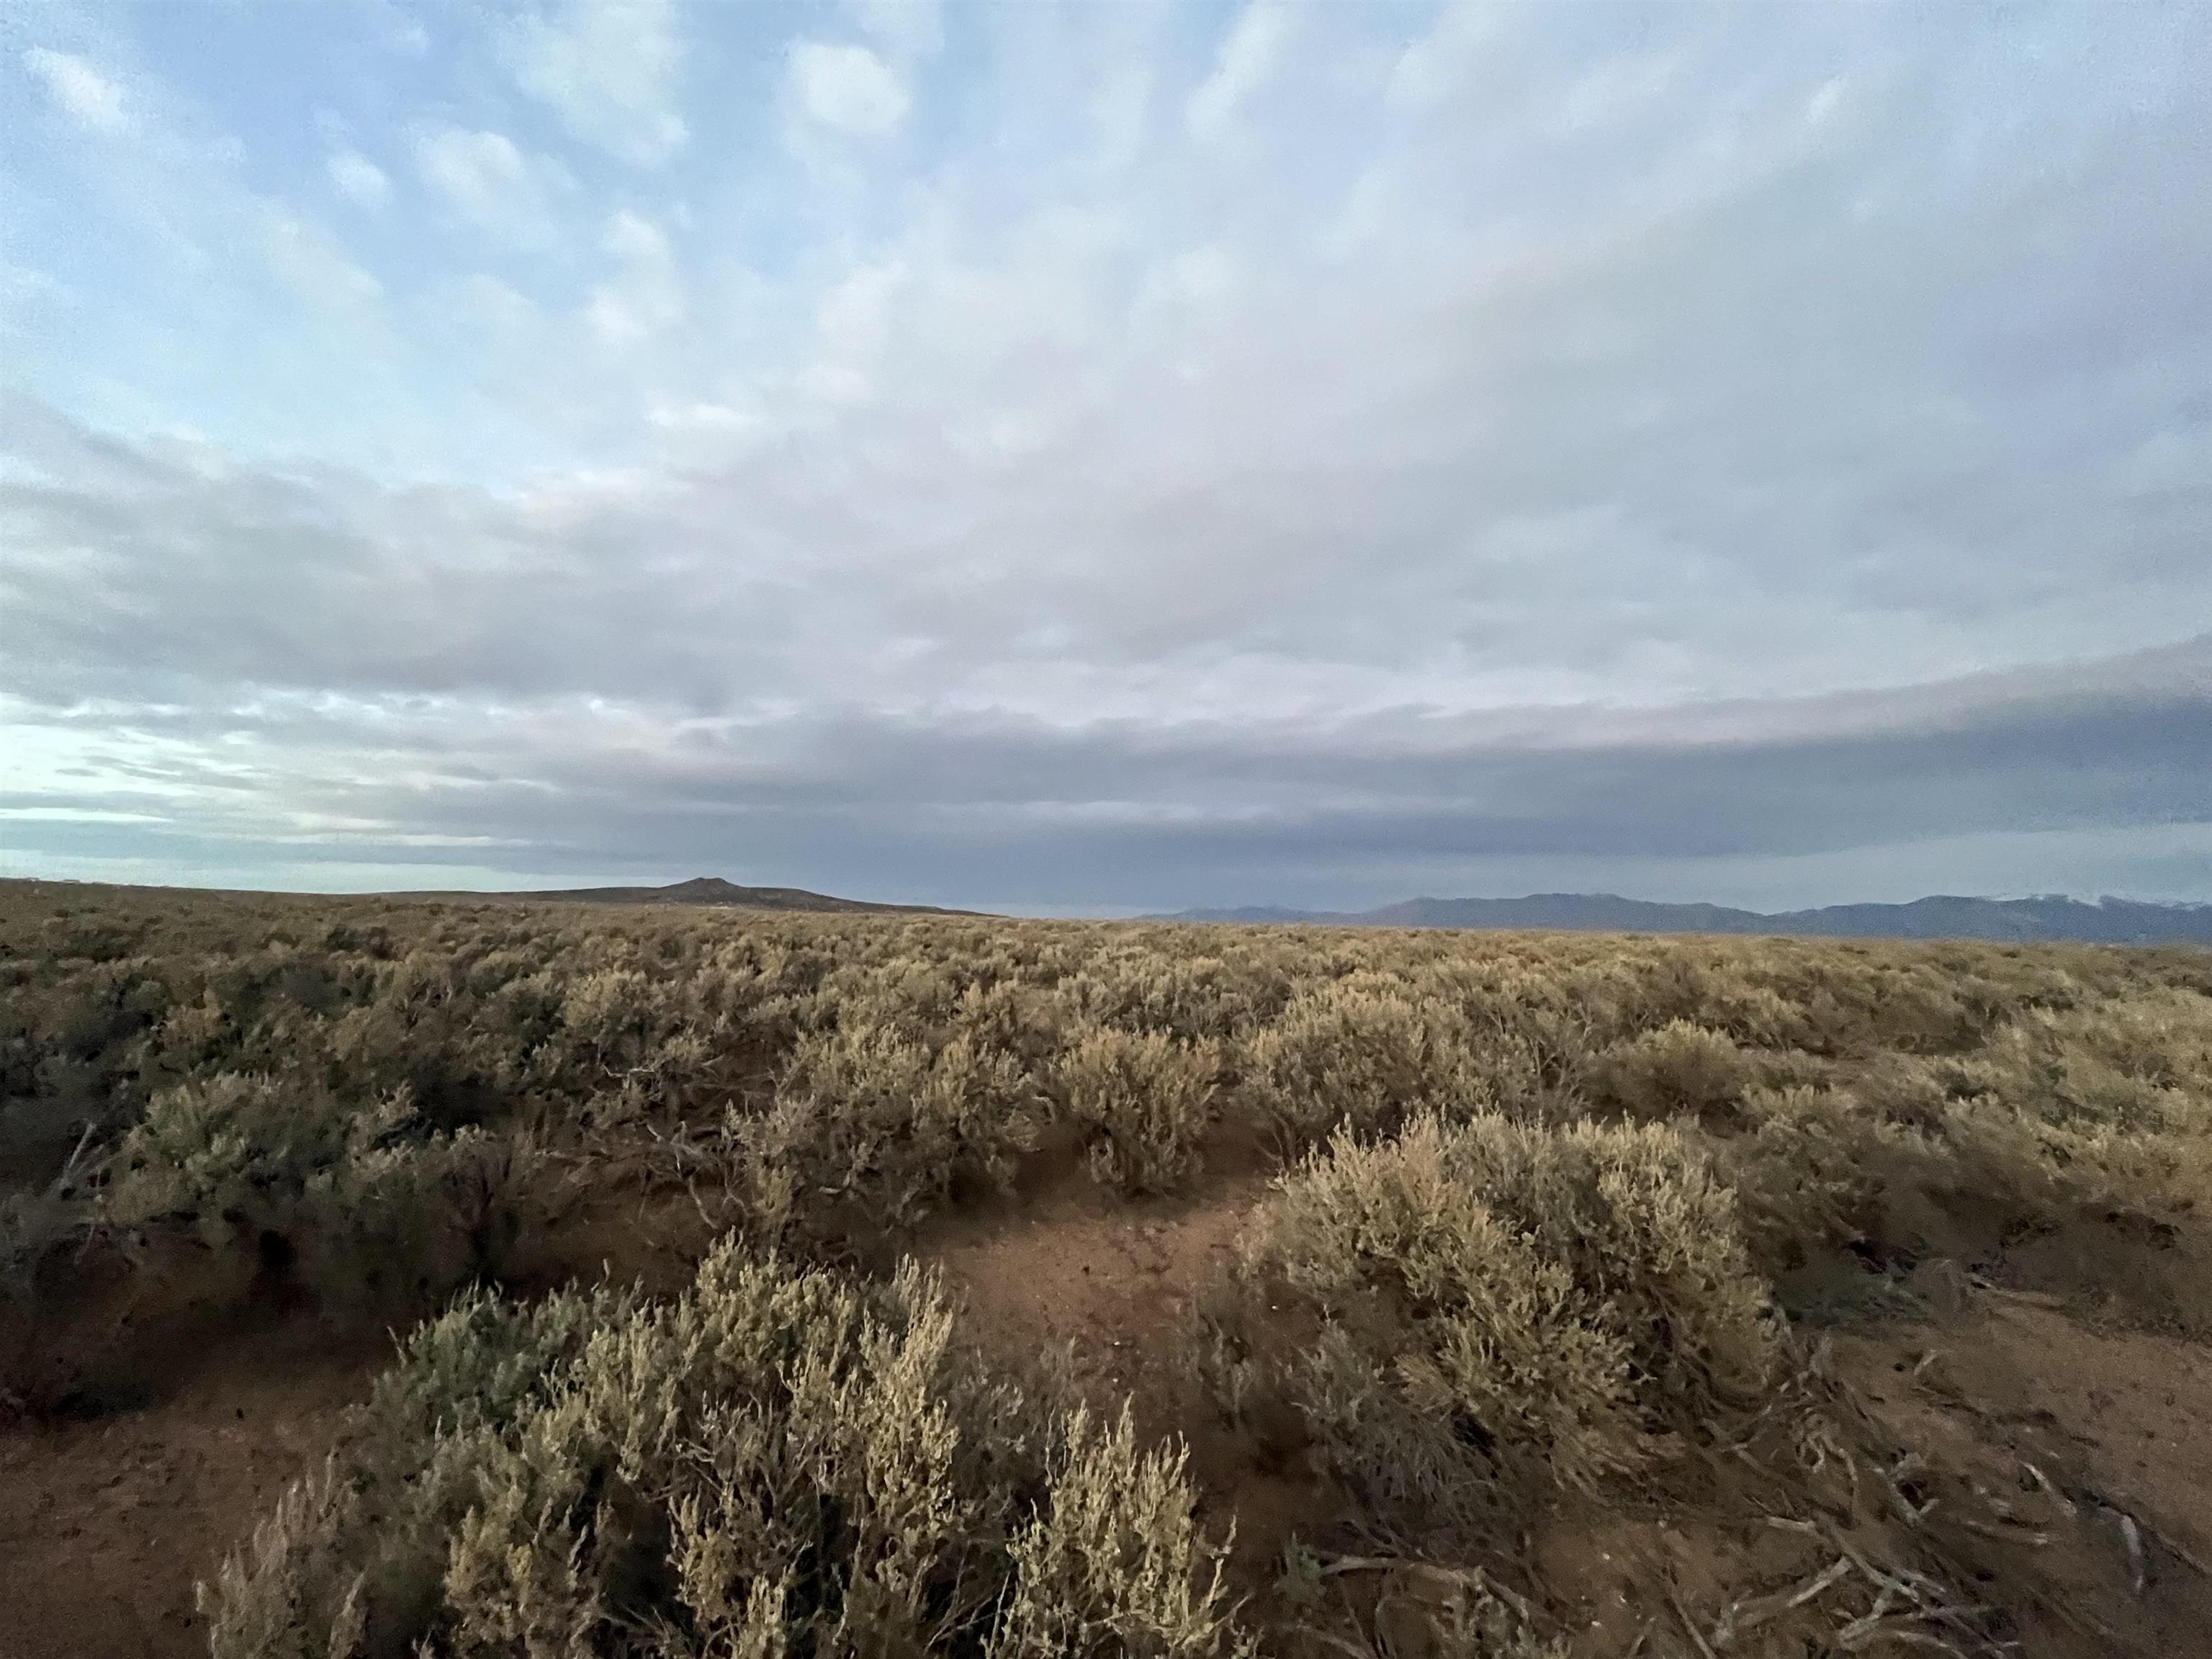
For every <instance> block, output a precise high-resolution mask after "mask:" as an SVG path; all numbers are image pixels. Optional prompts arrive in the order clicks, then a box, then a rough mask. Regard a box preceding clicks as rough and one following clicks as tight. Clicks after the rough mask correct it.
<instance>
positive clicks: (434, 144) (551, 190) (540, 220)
mask: <svg viewBox="0 0 2212 1659" xmlns="http://www.w3.org/2000/svg"><path fill="white" fill-rule="evenodd" d="M415 160H416V166H417V167H419V168H420V169H421V170H422V180H423V182H424V183H425V184H427V185H429V186H430V188H431V189H432V190H434V191H436V192H437V193H438V195H439V196H441V197H443V198H444V200H445V201H446V203H447V205H448V206H450V207H451V208H453V210H454V211H455V212H457V213H459V215H460V216H462V217H463V218H464V219H466V220H467V221H469V222H471V224H474V225H476V226H477V227H478V228H480V229H483V230H486V231H489V232H490V233H491V234H493V235H495V236H498V237H500V238H501V239H502V240H507V241H510V242H513V243H516V244H518V245H520V246H538V245H542V244H544V243H546V242H549V241H550V240H553V239H554V235H555V233H556V228H557V224H558V212H557V210H558V207H559V204H560V203H561V202H562V199H563V198H564V197H567V196H568V195H569V194H570V193H571V192H572V191H574V187H575V181H574V179H571V178H570V177H569V175H568V169H567V168H565V167H562V166H561V165H560V163H558V162H557V161H549V160H547V159H545V158H544V157H543V156H539V155H532V154H531V153H529V152H528V151H526V150H524V149H520V148H518V147H517V145H516V144H515V143H514V141H513V139H511V138H509V137H507V135H506V134H505V133H503V132H476V131H469V130H468V129H466V128H463V127H441V128H436V129H434V130H432V131H427V132H424V133H422V134H420V135H419V136H418V137H416V143H415Z"/></svg>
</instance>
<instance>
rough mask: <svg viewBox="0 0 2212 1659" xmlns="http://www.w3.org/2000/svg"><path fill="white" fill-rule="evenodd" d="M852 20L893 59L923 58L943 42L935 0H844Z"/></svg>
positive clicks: (940, 15) (941, 19)
mask: <svg viewBox="0 0 2212 1659" xmlns="http://www.w3.org/2000/svg"><path fill="white" fill-rule="evenodd" d="M846 9H847V10H848V12H850V13H851V15H852V17H853V21H854V22H856V23H858V24H859V25H860V28H861V29H862V30H863V31H864V32H865V33H866V34H867V35H868V36H869V37H870V38H871V39H872V40H874V41H875V42H876V43H877V44H878V46H882V47H883V49H884V51H885V52H889V53H890V55H891V56H892V57H893V58H898V59H901V60H902V61H910V60H912V59H914V58H926V57H928V56H929V55H930V54H931V53H933V52H936V51H938V50H939V48H940V47H942V46H944V44H945V18H944V8H943V7H942V6H941V5H939V3H938V0H848V4H847V7H846Z"/></svg>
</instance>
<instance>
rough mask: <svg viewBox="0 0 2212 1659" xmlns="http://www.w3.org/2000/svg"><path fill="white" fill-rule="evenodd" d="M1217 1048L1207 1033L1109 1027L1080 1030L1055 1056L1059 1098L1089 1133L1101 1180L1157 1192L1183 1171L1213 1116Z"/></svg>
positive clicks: (1187, 1168)
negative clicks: (1183, 1035)
mask: <svg viewBox="0 0 2212 1659" xmlns="http://www.w3.org/2000/svg"><path fill="white" fill-rule="evenodd" d="M1220 1068H1221V1053H1220V1048H1219V1046H1218V1044H1216V1043H1215V1042H1212V1040H1211V1039H1200V1041H1198V1042H1184V1041H1182V1040H1180V1039H1177V1038H1175V1037H1171V1036H1169V1035H1168V1034H1167V1033H1166V1032H1164V1031H1146V1032H1144V1033H1142V1034H1141V1035H1140V1034H1138V1033H1135V1032H1131V1031H1125V1030H1119V1029H1117V1028H1115V1027H1112V1026H1096V1027H1093V1028H1091V1030H1086V1031H1085V1032H1084V1033H1083V1034H1082V1036H1080V1037H1079V1038H1078V1039H1077V1040H1076V1042H1075V1043H1074V1045H1073V1047H1072V1048H1069V1050H1068V1051H1067V1053H1066V1054H1065V1055H1063V1056H1062V1057H1061V1059H1060V1064H1059V1067H1058V1070H1057V1073H1056V1075H1057V1079H1058V1082H1059V1085H1060V1096H1061V1099H1062V1100H1063V1102H1064V1103H1065V1104H1066V1110H1067V1113H1068V1115H1069V1116H1070V1117H1071V1118H1073V1121H1075V1122H1077V1123H1079V1124H1080V1125H1082V1126H1083V1127H1085V1129H1086V1130H1088V1131H1089V1132H1091V1144H1090V1150H1089V1158H1090V1163H1091V1170H1092V1172H1093V1173H1094V1174H1095V1175H1096V1176H1097V1177H1098V1178H1099V1179H1100V1180H1101V1181H1103V1182H1108V1183H1109V1184H1111V1185H1114V1186H1117V1187H1119V1188H1121V1189H1122V1190H1123V1191H1124V1192H1128V1193H1146V1192H1160V1191H1163V1190H1165V1189H1166V1188H1170V1187H1173V1186H1175V1185H1176V1183H1177V1182H1180V1181H1182V1179H1183V1178H1184V1177H1185V1176H1188V1174H1189V1173H1190V1171H1191V1170H1192V1169H1193V1168H1194V1166H1195V1164H1197V1161H1198V1146H1199V1141H1200V1137H1202V1136H1203V1135H1204V1134H1205V1133H1206V1128H1207V1127H1208V1126H1209V1125H1210V1124H1211V1123H1212V1120H1213V1115H1214V1079H1215V1078H1216V1076H1217V1075H1218V1073H1219V1071H1220Z"/></svg>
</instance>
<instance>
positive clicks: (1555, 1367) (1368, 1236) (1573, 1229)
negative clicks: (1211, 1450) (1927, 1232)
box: [1243, 1114, 1774, 1485]
mask: <svg viewBox="0 0 2212 1659" xmlns="http://www.w3.org/2000/svg"><path fill="white" fill-rule="evenodd" d="M1243 1274H1244V1276H1245V1278H1246V1279H1247V1281H1248V1282H1249V1284H1251V1285H1253V1286H1254V1293H1255V1294H1256V1295H1261V1296H1269V1297H1273V1296H1288V1297H1291V1298H1293V1299H1294V1300H1297V1301H1299V1302H1302V1303H1303V1304H1305V1305H1307V1306H1309V1307H1310V1308H1311V1310H1313V1312H1314V1314H1315V1315H1316V1316H1317V1317H1319V1318H1320V1319H1321V1320H1322V1321H1323V1322H1324V1331H1325V1337H1324V1340H1322V1341H1321V1342H1320V1343H1317V1344H1316V1345H1314V1346H1312V1347H1311V1348H1310V1349H1309V1350H1308V1351H1306V1352H1304V1353H1302V1354H1299V1355H1296V1356H1293V1357H1291V1358H1289V1359H1288V1360H1287V1361H1286V1362H1285V1364H1286V1365H1287V1367H1288V1370H1289V1384H1290V1387H1291V1391H1292V1393H1293V1394H1294V1395H1297V1397H1298V1398H1299V1400H1300V1402H1301V1404H1302V1406H1303V1407H1304V1409H1305V1410H1306V1411H1307V1412H1308V1414H1309V1416H1310V1418H1312V1419H1314V1420H1315V1425H1316V1430H1317V1431H1318V1432H1319V1434H1320V1435H1321V1437H1322V1439H1323V1441H1324V1443H1327V1444H1328V1445H1329V1446H1330V1447H1331V1449H1332V1453H1333V1455H1334V1456H1335V1457H1336V1458H1337V1460H1338V1461H1339V1462H1340V1465H1341V1466H1343V1467H1344V1468H1346V1470H1347V1471H1349V1472H1351V1473H1352V1474H1353V1475H1354V1476H1355V1478H1360V1479H1364V1480H1368V1481H1370V1483H1372V1482H1373V1481H1375V1480H1377V1479H1380V1480H1385V1481H1388V1480H1393V1479H1395V1478H1396V1476H1395V1474H1394V1473H1393V1471H1392V1470H1391V1469H1390V1468H1389V1462H1390V1461H1391V1460H1390V1459H1389V1458H1388V1457H1378V1456H1377V1455H1376V1447H1375V1446H1374V1445H1373V1444H1372V1443H1370V1442H1369V1438H1368V1437H1367V1436H1366V1434H1365V1433H1364V1426H1363V1419H1367V1418H1370V1417H1373V1416H1374V1415H1375V1414H1376V1412H1377V1405H1376V1402H1377V1401H1386V1400H1387V1401H1390V1402H1391V1404H1390V1405H1389V1406H1388V1407H1383V1408H1382V1409H1383V1412H1384V1413H1386V1414H1387V1415H1389V1416H1390V1417H1393V1418H1395V1419H1396V1420H1395V1422H1393V1423H1391V1424H1390V1425H1389V1426H1390V1427H1391V1428H1392V1429H1393V1430H1394V1431H1395V1432H1396V1433H1397V1434H1399V1435H1400V1436H1401V1437H1403V1436H1404V1435H1405V1434H1406V1433H1407V1429H1408V1425H1407V1413H1408V1412H1410V1413H1411V1414H1412V1417H1413V1419H1415V1420H1417V1421H1418V1422H1419V1423H1423V1424H1427V1425H1434V1430H1435V1431H1434V1432H1433V1433H1432V1434H1431V1435H1430V1436H1429V1437H1428V1438H1429V1441H1430V1445H1429V1448H1428V1449H1427V1451H1426V1453H1425V1455H1427V1456H1429V1457H1431V1458H1434V1459H1437V1460H1440V1461H1441V1462H1443V1464H1444V1465H1446V1466H1447V1467H1448V1466H1449V1463H1450V1462H1453V1461H1454V1458H1455V1454H1454V1453H1453V1451H1452V1450H1451V1448H1452V1447H1454V1446H1456V1447H1458V1448H1460V1449H1461V1450H1460V1451H1459V1452H1458V1453H1457V1454H1456V1456H1457V1461H1459V1462H1462V1463H1463V1462H1465V1459H1466V1451H1465V1449H1466V1448H1468V1447H1470V1446H1473V1447H1481V1448H1486V1449H1489V1450H1490V1451H1492V1453H1494V1455H1495V1459H1496V1461H1499V1462H1504V1463H1505V1464H1506V1465H1507V1466H1509V1467H1511V1466H1515V1465H1518V1466H1519V1467H1521V1468H1524V1469H1525V1468H1528V1467H1530V1466H1531V1465H1534V1467H1537V1468H1541V1469H1542V1470H1543V1471H1544V1472H1546V1473H1547V1474H1550V1475H1551V1476H1552V1477H1553V1478H1556V1479H1558V1480H1562V1481H1565V1482H1567V1483H1569V1484H1573V1485H1587V1484H1589V1483H1590V1482H1592V1481H1594V1480H1596V1479H1598V1478H1599V1477H1601V1476H1602V1475H1604V1474H1607V1473H1611V1472H1616V1471H1620V1470H1626V1469H1629V1468H1634V1467H1636V1466H1637V1465H1638V1463H1639V1462H1642V1461H1643V1460H1644V1458H1645V1457H1646V1456H1647V1455H1649V1453H1650V1444H1651V1442H1650V1436H1651V1434H1652V1433H1653V1432H1654V1431H1656V1430H1657V1429H1658V1428H1660V1427H1661V1426H1663V1425H1677V1424H1684V1423H1687V1422H1689V1421H1692V1420H1693V1419H1695V1418H1696V1417H1697V1416H1698V1415H1699V1413H1702V1412H1703V1411H1704V1410H1705V1409H1706V1408H1707V1407H1710V1406H1711V1405H1712V1404H1713V1403H1715V1402H1716V1401H1725V1400H1741V1399H1742V1398H1744V1397H1746V1396H1747V1395H1749V1394H1750V1393H1752V1392H1753V1391H1755V1390H1756V1389H1757V1388H1758V1387H1759V1384H1760V1383H1762V1382H1763V1381H1764V1380H1765V1376H1766V1375H1767V1373H1768V1370H1769V1369H1770V1367H1771V1361H1772V1355H1773V1352H1774V1336H1773V1333H1772V1331H1771V1327H1770V1325H1769V1323H1768V1321H1767V1319H1766V1316H1765V1303H1766V1296H1765V1286H1764V1284H1763V1282H1762V1281H1761V1280H1760V1279H1759V1277H1758V1276H1757V1275H1756V1274H1755V1273H1753V1271H1752V1269H1751V1267H1750V1266H1749V1263H1748V1261H1747V1256H1746V1254H1745V1250H1744V1247H1743V1244H1742V1243H1741V1237H1740V1235H1739V1234H1738V1232H1737V1230H1736V1227H1735V1218H1734V1213H1733V1205H1732V1202H1731V1199H1730V1194H1729V1192H1728V1190H1727V1188H1724V1187H1723V1186H1722V1185H1721V1184H1720V1183H1719V1182H1717V1180H1716V1179H1715V1177H1714V1176H1713V1174H1712V1172H1711V1170H1710V1168H1709V1167H1708V1165H1707V1163H1706V1161H1705V1158H1703V1157H1702V1156H1701V1155H1700V1154H1699V1152H1697V1151H1696V1150H1695V1148H1693V1147H1692V1146H1691V1145H1690V1144H1689V1143H1688V1142H1687V1141H1686V1139H1684V1138H1683V1137H1682V1136H1681V1135H1680V1133H1676V1132H1675V1131H1674V1130H1672V1129H1669V1128H1667V1127H1662V1126H1657V1125H1646V1126H1619V1125H1600V1124H1596V1123H1592V1122H1588V1121H1584V1122H1580V1123H1577V1124H1575V1125H1572V1126H1571V1127H1568V1128H1566V1129H1565V1130H1553V1129H1550V1128H1547V1127H1541V1126H1536V1125H1528V1124H1520V1123H1515V1122H1511V1121H1508V1120H1506V1119H1504V1118H1503V1117H1499V1116H1497V1115H1487V1114H1486V1115H1476V1116H1474V1117H1471V1118H1468V1119H1467V1120H1465V1121H1461V1122H1458V1123H1452V1124H1447V1123H1446V1122H1445V1121H1443V1120H1441V1119H1439V1118H1437V1116H1435V1115H1422V1116H1420V1117H1418V1118H1416V1119H1415V1120H1414V1121H1413V1122H1412V1123H1411V1124H1409V1125H1408V1126H1407V1128H1406V1130H1405V1132H1404V1133H1402V1134H1401V1136H1400V1137H1399V1138H1398V1139H1395V1140H1382V1141H1374V1140H1362V1139H1357V1138H1355V1137H1353V1136H1352V1135H1350V1134H1348V1133H1343V1132H1340V1133H1339V1134H1338V1135H1337V1137H1336V1138H1335V1139H1334V1140H1332V1142H1331V1143H1330V1145H1329V1146H1328V1148H1327V1149H1326V1151H1324V1152H1317V1153H1316V1154H1314V1155H1312V1156H1311V1157H1310V1158H1308V1159H1307V1160H1306V1161H1305V1162H1304V1164H1301V1165H1300V1166H1299V1167H1298V1168H1297V1170H1295V1171H1294V1172H1293V1173H1291V1175H1290V1176H1286V1177H1285V1179H1284V1181H1283V1182H1281V1184H1280V1187H1279V1190H1278V1192H1277V1193H1276V1194H1275V1195H1274V1196H1273V1198H1272V1199H1271V1200H1269V1201H1268V1202H1267V1204H1266V1205H1265V1206H1262V1208H1261V1211H1260V1212H1258V1214H1257V1215H1256V1217H1255V1219H1254V1222H1253V1224H1252V1226H1251V1230H1250V1232H1249V1236H1248V1237H1247V1240H1246V1242H1245V1245H1244V1250H1243ZM1443 1478H1444V1476H1443V1474H1442V1473H1439V1474H1438V1475H1437V1477H1436V1479H1437V1480H1443Z"/></svg>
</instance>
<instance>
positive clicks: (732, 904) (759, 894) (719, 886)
mask: <svg viewBox="0 0 2212 1659" xmlns="http://www.w3.org/2000/svg"><path fill="white" fill-rule="evenodd" d="M392 897H394V898H403V897H404V898H425V899H469V900H474V901H483V900H486V899H489V900H495V901H498V902H503V903H514V904H693V905H706V906H709V907H718V908H725V909H743V910H816V911H829V912H833V913H836V914H839V915H930V916H957V915H970V914H972V912H969V911H965V910H942V909H939V908H937V907H936V906H934V905H929V904H872V903H870V902H868V901H867V900H866V899H848V898H836V897H833V896H830V895H829V894H828V893H810V892H808V891H807V890H805V888H803V887H740V886H739V885H738V884H737V883H735V882H733V881H724V880H723V879H722V878H720V876H695V877H693V878H691V879H690V881H679V882H677V883H675V884H673V885H671V886H667V887H562V888H556V889H554V890H550V891H546V892H535V893H405V894H399V893H395V894H392Z"/></svg>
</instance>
